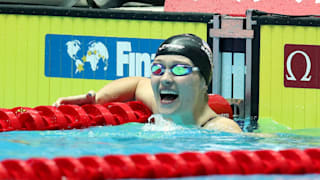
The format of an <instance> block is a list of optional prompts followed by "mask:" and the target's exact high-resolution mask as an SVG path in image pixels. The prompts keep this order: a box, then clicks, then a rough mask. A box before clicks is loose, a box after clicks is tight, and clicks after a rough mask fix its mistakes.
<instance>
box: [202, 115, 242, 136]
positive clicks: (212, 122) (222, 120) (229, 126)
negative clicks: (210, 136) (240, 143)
mask: <svg viewBox="0 0 320 180" xmlns="http://www.w3.org/2000/svg"><path fill="white" fill-rule="evenodd" d="M202 128H204V129H209V130H218V131H225V132H232V133H240V132H242V130H241V128H240V127H239V125H238V124H237V123H236V122H235V121H233V120H232V119H229V118H226V117H223V116H214V117H212V118H210V119H209V120H208V121H207V122H206V123H205V124H203V126H202Z"/></svg>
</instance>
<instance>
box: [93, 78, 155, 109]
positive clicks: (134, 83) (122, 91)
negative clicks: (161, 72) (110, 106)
mask: <svg viewBox="0 0 320 180" xmlns="http://www.w3.org/2000/svg"><path fill="white" fill-rule="evenodd" d="M141 82H146V83H150V79H148V78H144V77H127V78H121V79H117V80H115V81H112V82H110V83H109V84H107V85H106V86H104V87H103V88H102V89H100V90H99V91H98V92H97V94H96V103H97V104H104V103H107V102H114V101H117V102H126V101H131V100H136V91H138V88H139V84H141Z"/></svg>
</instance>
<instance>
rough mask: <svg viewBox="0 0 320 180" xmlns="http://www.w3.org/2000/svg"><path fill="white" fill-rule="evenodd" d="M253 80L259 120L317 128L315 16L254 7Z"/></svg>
mask: <svg viewBox="0 0 320 180" xmlns="http://www.w3.org/2000/svg"><path fill="white" fill-rule="evenodd" d="M252 21H254V22H255V25H253V29H254V30H255V39H254V40H253V50H252V56H253V61H254V65H253V69H252V71H253V74H255V75H256V77H258V78H255V79H253V80H252V84H254V86H255V87H256V88H255V90H253V92H252V95H254V94H256V95H255V97H254V96H253V97H252V99H254V101H255V104H256V107H257V109H256V110H257V112H256V113H257V115H258V116H259V121H260V120H261V121H263V120H264V119H270V118H271V119H272V120H274V121H276V122H278V123H280V124H282V125H285V126H287V127H289V128H292V129H304V128H319V127H320V121H319V120H318V117H319V115H320V114H319V113H320V111H319V110H320V109H319V108H320V104H319V98H320V91H319V88H320V87H319V85H320V84H319V67H320V66H319V65H320V64H319V61H318V59H319V50H320V49H319V48H320V46H319V45H320V36H319V35H320V34H319V33H320V31H319V30H320V28H319V25H320V19H319V18H318V17H314V16H304V17H298V16H296V17H295V16H285V15H277V14H268V13H264V12H259V11H253V15H252Z"/></svg>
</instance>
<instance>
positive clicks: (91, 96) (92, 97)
mask: <svg viewBox="0 0 320 180" xmlns="http://www.w3.org/2000/svg"><path fill="white" fill-rule="evenodd" d="M95 103H96V93H95V92H94V91H89V92H88V93H87V94H82V95H78V96H69V97H61V98H59V99H58V100H57V101H56V102H55V103H53V105H52V106H55V107H58V106H60V105H64V104H74V105H79V106H80V105H83V104H95Z"/></svg>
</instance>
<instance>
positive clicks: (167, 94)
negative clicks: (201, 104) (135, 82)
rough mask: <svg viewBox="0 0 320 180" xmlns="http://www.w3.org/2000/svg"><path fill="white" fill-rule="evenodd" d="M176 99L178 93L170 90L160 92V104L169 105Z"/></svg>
mask: <svg viewBox="0 0 320 180" xmlns="http://www.w3.org/2000/svg"><path fill="white" fill-rule="evenodd" d="M177 98H178V93H177V92H175V91H172V90H161V91H160V99H161V103H164V104H169V103H172V102H173V101H174V100H176V99H177Z"/></svg>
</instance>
